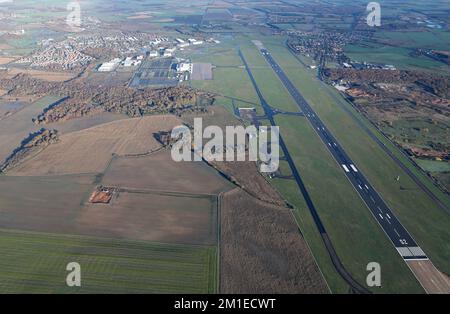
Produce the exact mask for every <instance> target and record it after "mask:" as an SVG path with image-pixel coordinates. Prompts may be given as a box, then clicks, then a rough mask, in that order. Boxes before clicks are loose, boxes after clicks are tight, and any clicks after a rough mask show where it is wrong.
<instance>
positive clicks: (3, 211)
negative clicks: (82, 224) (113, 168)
mask: <svg viewBox="0 0 450 314" xmlns="http://www.w3.org/2000/svg"><path fill="white" fill-rule="evenodd" d="M92 181H93V176H65V177H44V178H38V177H36V178H32V177H10V176H0V228H6V229H20V230H29V231H41V232H55V233H67V232H70V231H74V224H75V223H76V219H77V216H78V213H79V212H80V209H81V207H82V202H83V200H84V199H86V200H87V198H88V197H89V194H90V192H91V191H92V184H91V182H92Z"/></svg>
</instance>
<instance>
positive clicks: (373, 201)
mask: <svg viewBox="0 0 450 314" xmlns="http://www.w3.org/2000/svg"><path fill="white" fill-rule="evenodd" d="M370 200H371V201H372V203H374V204H375V200H374V198H373V197H372V196H371V197H370Z"/></svg>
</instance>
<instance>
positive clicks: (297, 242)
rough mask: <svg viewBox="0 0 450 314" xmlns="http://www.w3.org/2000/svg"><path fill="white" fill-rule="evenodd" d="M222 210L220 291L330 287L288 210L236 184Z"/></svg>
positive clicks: (303, 290)
mask: <svg viewBox="0 0 450 314" xmlns="http://www.w3.org/2000/svg"><path fill="white" fill-rule="evenodd" d="M220 211H221V244H220V253H221V262H220V265H221V270H220V272H221V273H220V278H221V286H220V293H251V294H254V293H327V292H328V289H327V286H326V283H325V281H324V279H323V278H322V275H321V273H320V271H319V268H318V267H317V265H316V263H315V261H314V259H313V257H312V255H311V252H310V250H309V248H308V246H307V244H306V242H305V240H304V239H303V238H302V237H301V235H300V233H299V231H298V227H297V225H296V224H295V222H294V220H293V217H292V215H291V213H290V212H289V209H287V208H283V207H278V206H274V205H270V204H267V203H264V202H261V201H258V200H257V199H255V198H253V197H251V196H250V195H248V194H247V193H245V192H244V191H242V190H241V189H234V190H232V191H230V192H227V193H225V194H223V197H222V198H221V202H220Z"/></svg>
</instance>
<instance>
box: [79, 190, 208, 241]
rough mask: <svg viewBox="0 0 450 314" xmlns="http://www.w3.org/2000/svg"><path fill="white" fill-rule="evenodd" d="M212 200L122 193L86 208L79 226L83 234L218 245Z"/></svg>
mask: <svg viewBox="0 0 450 314" xmlns="http://www.w3.org/2000/svg"><path fill="white" fill-rule="evenodd" d="M216 213H217V212H216V202H214V201H213V198H211V197H198V196H195V195H192V196H187V195H175V194H170V195H164V193H161V194H159V193H151V192H145V193H144V192H142V191H140V192H139V193H128V192H120V193H119V194H118V197H117V196H114V198H113V200H112V202H111V203H110V204H87V205H86V206H85V207H84V208H83V209H82V210H81V212H80V214H79V219H78V221H77V224H78V225H79V232H81V233H83V234H91V235H101V236H107V237H114V238H116V237H119V238H127V239H134V240H148V241H157V242H164V243H169V242H170V243H174V242H175V243H191V244H214V243H216V240H217V236H216V225H217V222H216V219H217V218H216Z"/></svg>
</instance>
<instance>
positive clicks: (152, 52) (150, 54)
mask: <svg viewBox="0 0 450 314" xmlns="http://www.w3.org/2000/svg"><path fill="white" fill-rule="evenodd" d="M148 56H149V57H150V58H156V57H159V52H158V51H156V50H153V51H150V53H149V54H148Z"/></svg>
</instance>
